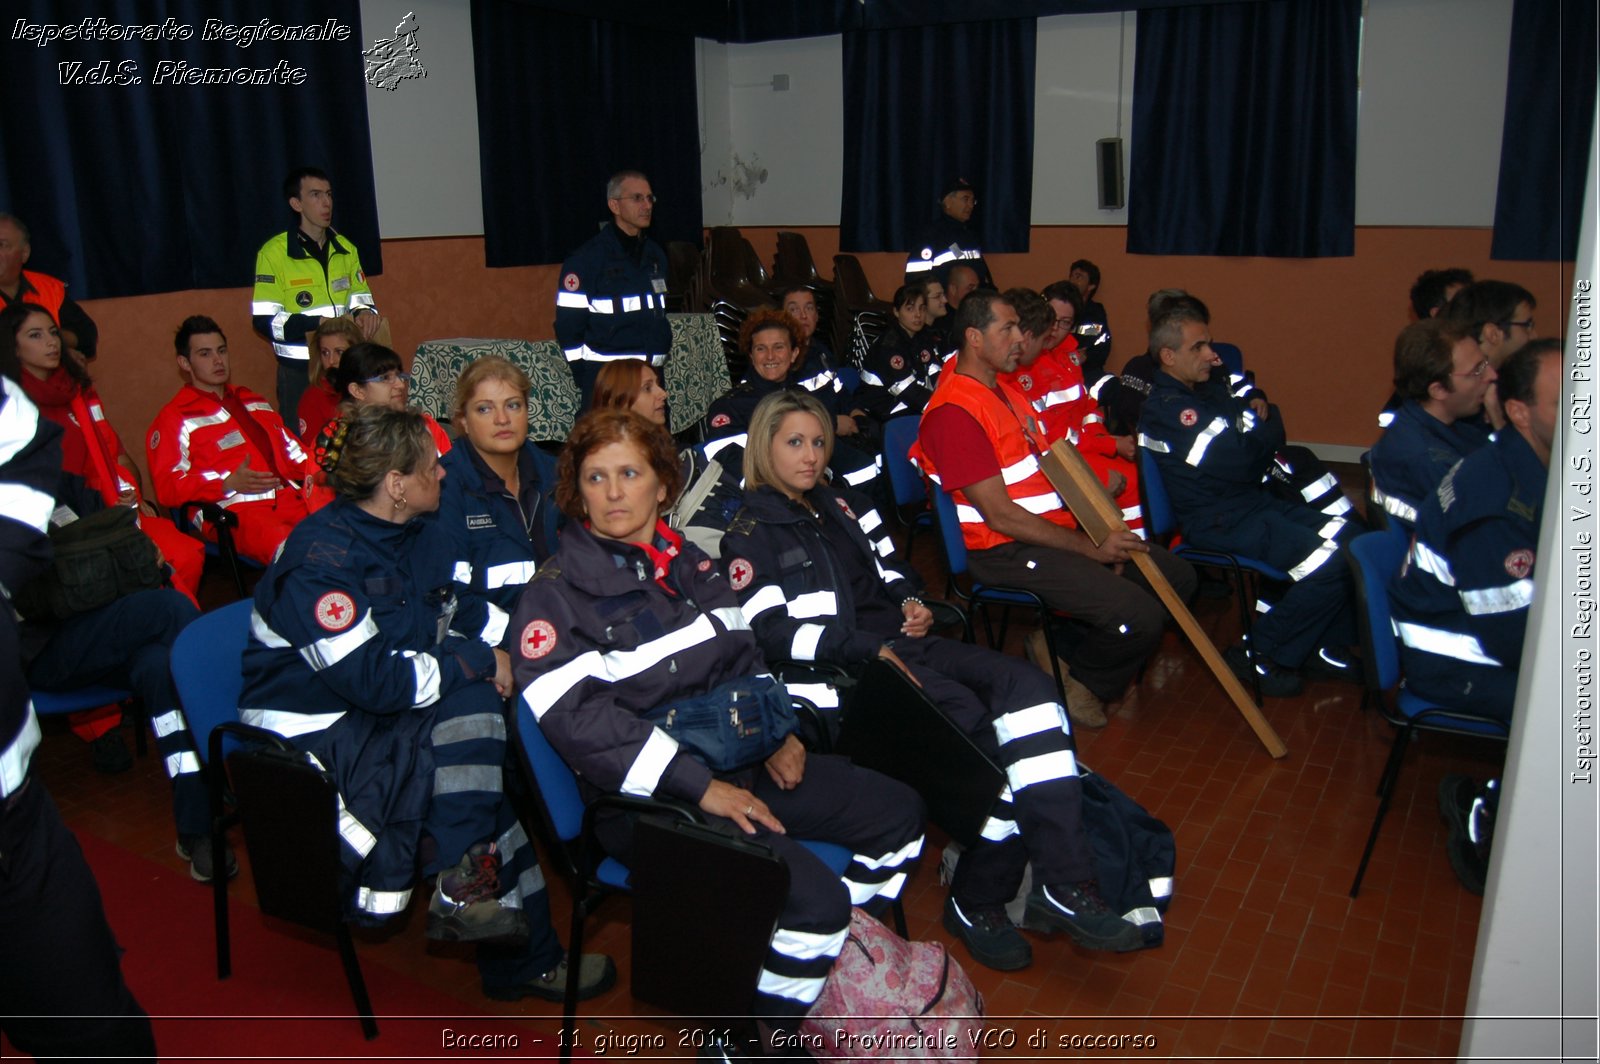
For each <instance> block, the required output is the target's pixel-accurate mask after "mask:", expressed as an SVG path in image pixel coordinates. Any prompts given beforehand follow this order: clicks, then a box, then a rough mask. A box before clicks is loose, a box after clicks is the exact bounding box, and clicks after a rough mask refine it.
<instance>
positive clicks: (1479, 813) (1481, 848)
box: [1439, 776, 1489, 897]
mask: <svg viewBox="0 0 1600 1064" xmlns="http://www.w3.org/2000/svg"><path fill="white" fill-rule="evenodd" d="M1486 789H1487V788H1480V787H1479V786H1478V785H1477V784H1476V783H1473V782H1472V780H1471V778H1469V777H1467V776H1446V777H1445V778H1444V779H1442V780H1440V781H1439V816H1440V818H1441V819H1443V820H1444V822H1445V824H1447V825H1448V826H1449V828H1450V835H1449V837H1448V838H1446V839H1445V852H1446V853H1448V854H1449V855H1450V867H1451V869H1452V870H1453V871H1454V872H1455V874H1456V878H1457V879H1459V880H1460V881H1461V885H1462V886H1463V887H1466V888H1467V890H1469V891H1471V892H1472V893H1473V894H1476V895H1478V896H1479V897H1482V896H1483V886H1484V883H1485V881H1486V880H1487V879H1488V875H1489V830H1488V827H1489V825H1488V819H1489V818H1488V815H1487V810H1486V809H1485V806H1484V798H1485V794H1484V792H1485V790H1486Z"/></svg>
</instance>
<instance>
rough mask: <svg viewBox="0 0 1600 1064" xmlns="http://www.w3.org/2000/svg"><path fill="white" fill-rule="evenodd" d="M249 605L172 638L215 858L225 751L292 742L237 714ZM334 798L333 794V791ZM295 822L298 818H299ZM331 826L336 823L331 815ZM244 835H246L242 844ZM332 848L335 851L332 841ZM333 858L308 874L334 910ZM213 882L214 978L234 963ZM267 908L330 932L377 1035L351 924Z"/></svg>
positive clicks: (359, 1007)
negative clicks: (205, 782) (324, 869)
mask: <svg viewBox="0 0 1600 1064" xmlns="http://www.w3.org/2000/svg"><path fill="white" fill-rule="evenodd" d="M254 609H255V602H254V601H253V600H251V599H244V600H243V601H240V602H233V603H229V604H228V605H226V606H223V607H222V608H221V609H216V610H212V611H210V612H209V613H203V614H201V615H200V616H199V617H197V618H195V619H194V620H193V621H191V622H190V623H189V626H188V627H186V628H185V629H184V630H183V631H182V632H179V633H178V638H177V639H176V640H175V641H174V642H173V644H172V666H171V667H172V680H173V683H174V685H175V686H176V687H177V689H178V700H179V701H180V702H181V703H182V705H183V713H184V716H185V717H186V718H187V719H188V721H189V729H190V731H191V732H192V733H193V734H194V739H195V747H196V749H197V750H198V751H199V753H200V757H201V760H202V761H204V762H205V764H206V766H207V774H208V777H209V782H210V790H211V852H212V853H214V854H217V855H219V859H220V855H221V854H222V853H223V842H224V837H225V836H226V835H227V832H228V829H229V828H231V827H232V826H233V825H234V824H236V823H238V822H239V819H240V817H239V812H238V810H237V809H233V810H231V811H229V810H228V809H227V808H226V807H227V805H228V801H229V799H228V798H227V796H226V794H225V790H224V787H225V784H226V782H227V780H226V777H227V773H226V772H225V771H224V770H223V761H224V759H225V758H226V757H227V756H229V755H231V754H233V753H234V752H236V751H240V750H243V749H245V748H246V746H247V745H264V746H269V747H272V748H273V749H276V750H279V751H282V752H284V753H293V752H294V746H293V744H291V743H289V742H288V741H287V740H285V739H284V738H283V737H282V736H280V735H278V734H277V733H275V732H271V731H267V730H266V729H264V728H255V727H251V726H250V725H248V724H244V723H242V722H240V720H239V696H240V692H241V691H242V690H243V688H244V673H243V667H242V658H243V656H244V649H245V646H246V644H247V643H248V642H249V636H250V616H251V613H252V611H253V610H254ZM333 800H334V801H335V802H336V801H337V797H336V792H335V798H334V799H333ZM331 812H332V810H331V809H330V813H331ZM295 827H303V825H302V824H300V823H299V822H298V821H297V822H296V825H295ZM330 830H334V825H333V822H332V821H331V820H330ZM249 841H250V838H249V836H248V835H247V836H246V839H245V842H246V844H247V845H248V844H249ZM334 853H335V855H336V853H337V849H335V851H334ZM333 860H334V862H335V867H334V868H332V869H330V870H328V872H329V874H328V875H327V876H322V875H320V874H318V875H316V876H313V877H312V878H314V879H318V880H321V881H324V882H325V884H326V885H327V886H328V887H329V889H331V890H332V891H333V895H330V896H329V897H328V899H327V900H328V904H329V905H330V906H331V907H332V908H331V911H332V913H334V914H337V912H338V911H339V903H338V899H337V897H336V895H337V892H338V890H339V887H338V885H337V884H338V882H339V877H338V875H337V866H336V864H337V857H336V856H335V857H334V858H333ZM252 872H253V873H255V876H256V882H257V888H258V893H259V894H260V895H261V897H262V899H263V910H264V911H265V910H266V908H267V906H266V904H265V899H266V897H267V895H268V890H263V889H262V887H263V879H262V868H261V867H259V866H258V865H256V864H255V863H254V862H252ZM280 872H281V870H275V871H274V873H273V874H272V877H271V879H272V883H273V884H274V885H276V884H279V883H282V882H283V879H284V877H283V876H282V875H281V874H280ZM307 874H308V873H307V872H306V870H305V869H304V868H301V869H297V870H295V871H294V872H293V875H295V876H299V877H302V878H304V877H306V876H307ZM211 886H212V893H211V899H212V914H213V919H214V924H215V927H216V940H217V978H218V979H226V978H228V976H229V975H230V974H232V970H233V965H232V952H231V948H230V939H229V933H228V877H227V876H225V875H221V874H218V875H216V876H214V877H213V878H212V881H211ZM271 915H282V916H284V918H286V919H292V920H296V922H300V923H305V924H306V926H310V927H314V928H315V929H316V930H321V931H326V932H328V933H330V934H332V935H333V936H334V938H335V939H336V940H337V942H338V945H339V957H340V960H341V961H342V962H343V964H344V973H345V980H346V982H348V984H349V986H350V996H351V998H352V999H353V1000H354V1002H355V1006H356V1013H357V1017H358V1019H359V1020H360V1022H361V1030H362V1032H363V1033H364V1034H365V1035H366V1037H367V1038H368V1039H372V1038H375V1037H377V1034H378V1025H377V1022H376V1021H375V1020H374V1019H373V1012H372V1001H371V999H370V998H369V997H368V995H367V987H366V981H365V980H364V979H363V978H362V976H361V964H360V962H359V961H358V960H357V958H356V951H355V942H354V940H353V939H352V938H351V936H350V930H349V927H348V926H346V925H345V923H344V922H343V921H342V920H340V919H338V918H337V916H336V915H335V916H333V917H331V918H330V919H328V920H326V921H322V922H319V923H308V922H307V921H305V920H302V919H299V918H298V917H295V916H292V915H289V914H286V913H272V914H271Z"/></svg>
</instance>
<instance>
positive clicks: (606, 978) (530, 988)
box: [483, 953, 617, 1001]
mask: <svg viewBox="0 0 1600 1064" xmlns="http://www.w3.org/2000/svg"><path fill="white" fill-rule="evenodd" d="M616 982H617V966H616V965H615V964H613V963H612V961H611V958H610V957H607V956H606V955H605V954H604V953H585V954H584V955H583V956H582V957H580V958H578V1000H579V1001H588V1000H589V999H590V998H592V997H594V996H596V995H598V994H604V993H605V992H606V991H607V990H610V989H611V988H612V987H613V986H614V985H616ZM483 993H484V995H485V996H486V997H492V998H494V999H495V1000H496V1001H517V1000H519V999H521V998H525V997H536V998H543V999H544V1000H546V1001H563V1000H565V999H566V996H567V958H566V957H565V956H563V957H562V958H561V963H560V964H558V965H556V966H555V967H554V968H552V969H551V970H550V971H548V972H545V973H544V974H543V975H539V976H535V977H534V978H532V979H529V980H528V981H527V982H525V983H516V984H513V985H512V986H495V987H489V986H486V987H484V988H483Z"/></svg>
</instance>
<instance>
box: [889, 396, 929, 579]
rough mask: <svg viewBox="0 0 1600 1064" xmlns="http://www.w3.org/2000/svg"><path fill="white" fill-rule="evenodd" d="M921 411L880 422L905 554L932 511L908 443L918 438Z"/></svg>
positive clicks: (896, 515)
mask: <svg viewBox="0 0 1600 1064" xmlns="http://www.w3.org/2000/svg"><path fill="white" fill-rule="evenodd" d="M921 424H922V415H921V414H912V415H907V416H902V417H892V418H890V419H889V420H888V421H885V422H884V423H883V467H884V469H885V471H887V472H888V474H889V488H890V490H891V491H892V492H893V493H894V515H895V517H897V518H899V519H900V523H901V524H902V525H904V526H905V528H906V557H908V558H909V557H910V556H911V545H912V544H913V543H915V542H916V538H917V529H919V528H931V527H932V526H933V511H932V510H931V509H929V508H928V488H927V485H926V484H925V483H924V482H923V479H922V474H921V473H920V472H919V471H918V470H917V467H916V466H915V465H912V463H911V445H912V444H913V443H915V442H916V441H917V429H918V427H919V426H920V425H921Z"/></svg>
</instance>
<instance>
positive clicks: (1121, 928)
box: [1028, 879, 1144, 953]
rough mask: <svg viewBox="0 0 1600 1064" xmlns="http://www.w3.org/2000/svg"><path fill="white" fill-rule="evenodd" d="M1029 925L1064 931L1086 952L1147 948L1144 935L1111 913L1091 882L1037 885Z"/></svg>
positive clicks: (1030, 901)
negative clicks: (1087, 950) (1091, 950)
mask: <svg viewBox="0 0 1600 1064" xmlns="http://www.w3.org/2000/svg"><path fill="white" fill-rule="evenodd" d="M1028 926H1029V927H1043V928H1049V929H1050V930H1052V931H1065V932H1066V933H1067V934H1069V935H1071V936H1072V939H1073V941H1075V942H1076V943H1077V944H1078V945H1080V946H1082V947H1083V948H1084V949H1101V950H1110V951H1113V952H1116V953H1127V952H1129V951H1130V950H1136V949H1142V948H1143V947H1144V935H1142V934H1140V932H1139V929H1138V928H1137V927H1135V926H1134V925H1133V924H1130V923H1129V922H1128V921H1126V920H1124V919H1123V918H1122V917H1120V916H1118V915H1117V914H1116V913H1114V912H1112V911H1111V906H1109V905H1107V904H1106V903H1105V899H1103V898H1102V897H1100V887H1099V885H1098V884H1096V883H1095V881H1094V880H1092V879H1085V880H1083V881H1082V882H1079V883H1064V884H1057V885H1054V886H1047V885H1045V884H1043V883H1041V884H1039V885H1038V886H1035V887H1034V888H1033V889H1032V890H1031V891H1029V892H1028Z"/></svg>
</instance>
